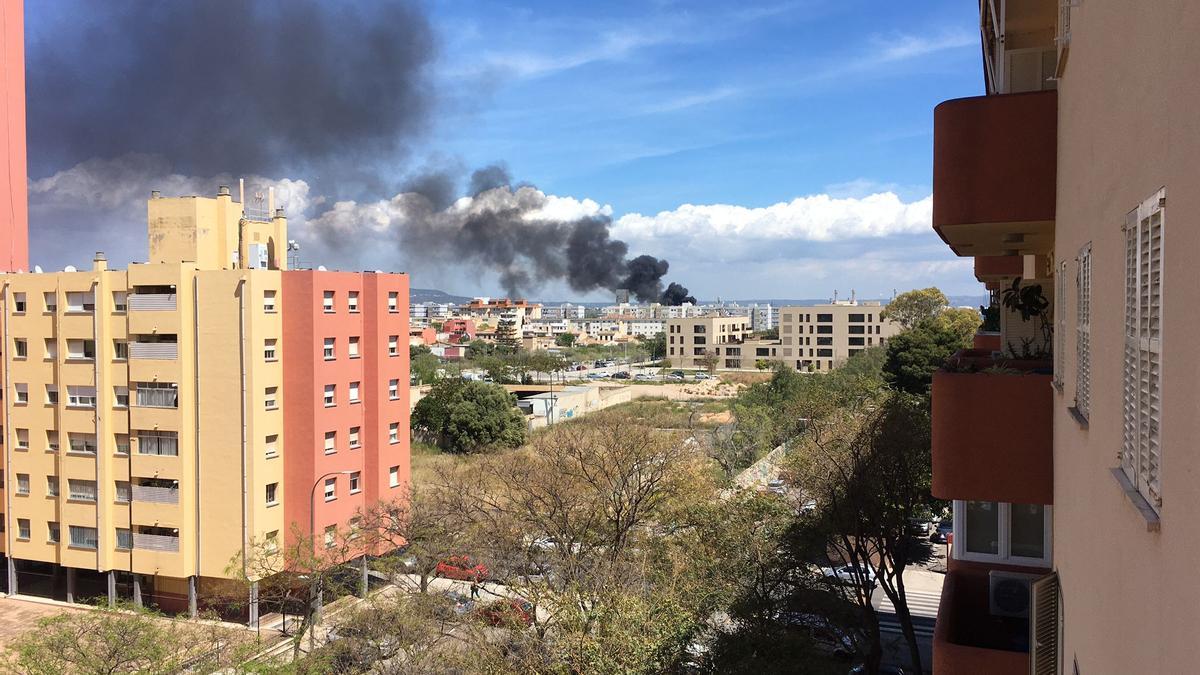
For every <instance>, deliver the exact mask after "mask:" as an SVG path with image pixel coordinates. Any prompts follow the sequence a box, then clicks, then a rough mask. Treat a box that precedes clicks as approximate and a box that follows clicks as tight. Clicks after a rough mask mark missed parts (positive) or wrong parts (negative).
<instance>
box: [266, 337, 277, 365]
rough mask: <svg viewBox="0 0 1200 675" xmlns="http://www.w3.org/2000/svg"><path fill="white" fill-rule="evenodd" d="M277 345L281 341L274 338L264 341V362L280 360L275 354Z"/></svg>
mask: <svg viewBox="0 0 1200 675" xmlns="http://www.w3.org/2000/svg"><path fill="white" fill-rule="evenodd" d="M277 344H279V340H276V339H273V338H271V339H267V340H263V360H265V361H274V360H276V359H277V358H278V357H277V356H276V352H275V345H277Z"/></svg>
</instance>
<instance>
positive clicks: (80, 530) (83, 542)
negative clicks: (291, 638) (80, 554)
mask: <svg viewBox="0 0 1200 675" xmlns="http://www.w3.org/2000/svg"><path fill="white" fill-rule="evenodd" d="M70 531H71V545H72V546H77V547H79V548H96V544H97V540H96V528H94V527H82V526H79V525H72V526H71V527H70Z"/></svg>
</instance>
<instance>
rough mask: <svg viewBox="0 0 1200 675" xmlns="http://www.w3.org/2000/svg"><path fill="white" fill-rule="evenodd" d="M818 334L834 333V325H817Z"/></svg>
mask: <svg viewBox="0 0 1200 675" xmlns="http://www.w3.org/2000/svg"><path fill="white" fill-rule="evenodd" d="M817 334H818V335H833V326H817Z"/></svg>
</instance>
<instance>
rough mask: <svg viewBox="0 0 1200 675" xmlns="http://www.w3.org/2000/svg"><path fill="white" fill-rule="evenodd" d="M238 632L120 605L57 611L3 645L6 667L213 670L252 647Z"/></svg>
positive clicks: (34, 673) (99, 672)
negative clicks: (5, 650) (80, 610)
mask: <svg viewBox="0 0 1200 675" xmlns="http://www.w3.org/2000/svg"><path fill="white" fill-rule="evenodd" d="M257 644H258V643H257V640H256V639H254V638H253V637H252V636H251V635H250V634H247V633H245V632H243V631H237V630H231V629H229V628H224V627H221V626H219V625H217V624H215V622H214V623H212V624H204V623H196V622H188V621H178V620H174V619H169V618H167V617H165V616H162V615H161V614H156V613H154V612H152V611H150V610H146V609H142V608H138V607H132V606H120V607H117V608H108V607H101V608H96V610H95V611H83V612H63V613H61V614H56V615H53V616H47V617H44V618H42V619H39V620H38V622H37V624H36V625H34V626H31V628H30V630H29V631H28V632H26V633H24V634H23V635H21V636H19V637H17V638H16V639H15V640H14V641H13V642H12V643H10V644H9V645H8V650H7V653H6V654H5V657H6V659H7V661H6V663H5V664H4V665H6V666H7V668H6V669H5V670H6V671H8V672H20V673H28V674H30V675H57V674H58V673H84V674H87V675H91V674H94V675H113V674H115V673H141V674H145V675H158V674H160V673H161V674H163V675H166V674H167V673H178V672H184V671H185V670H190V671H192V672H215V671H219V670H221V669H224V668H228V667H231V666H235V665H237V664H238V663H240V662H241V661H242V660H244V659H245V658H247V657H249V656H250V655H251V654H252V653H253V652H254V651H255V649H256V648H257Z"/></svg>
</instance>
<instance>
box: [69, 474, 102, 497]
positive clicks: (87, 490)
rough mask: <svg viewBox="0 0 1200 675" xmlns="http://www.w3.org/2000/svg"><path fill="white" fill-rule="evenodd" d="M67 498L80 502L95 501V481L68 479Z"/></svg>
mask: <svg viewBox="0 0 1200 675" xmlns="http://www.w3.org/2000/svg"><path fill="white" fill-rule="evenodd" d="M67 498H68V499H74V500H77V501H81V502H94V501H96V481H94V480H78V479H75V478H68V479H67Z"/></svg>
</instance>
